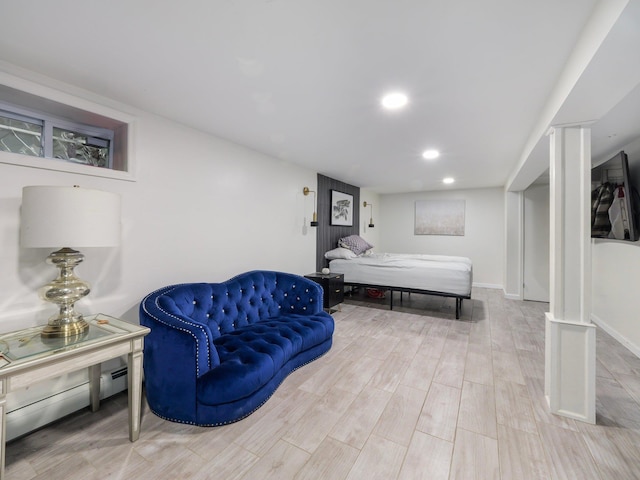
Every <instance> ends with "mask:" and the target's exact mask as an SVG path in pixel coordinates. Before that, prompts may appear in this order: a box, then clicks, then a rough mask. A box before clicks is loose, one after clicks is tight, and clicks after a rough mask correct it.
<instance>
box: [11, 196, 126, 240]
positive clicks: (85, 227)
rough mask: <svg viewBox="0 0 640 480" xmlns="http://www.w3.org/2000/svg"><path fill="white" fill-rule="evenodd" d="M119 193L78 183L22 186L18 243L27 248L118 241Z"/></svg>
mask: <svg viewBox="0 0 640 480" xmlns="http://www.w3.org/2000/svg"><path fill="white" fill-rule="evenodd" d="M120 208H121V207H120V195H118V194H115V193H110V192H103V191H100V190H91V189H88V188H80V187H57V186H32V187H24V188H23V189H22V208H21V211H20V217H21V221H20V244H21V245H22V246H23V247H30V248H44V247H49V248H62V247H69V248H80V247H113V246H117V245H119V244H120Z"/></svg>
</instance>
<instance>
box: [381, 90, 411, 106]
mask: <svg viewBox="0 0 640 480" xmlns="http://www.w3.org/2000/svg"><path fill="white" fill-rule="evenodd" d="M408 101H409V98H408V97H407V96H406V95H405V94H404V93H401V92H393V93H389V94H387V95H385V96H384V97H382V100H381V102H380V103H382V106H383V107H384V108H386V109H387V110H397V109H398V108H402V107H404V106H405V105H406V104H407V102H408Z"/></svg>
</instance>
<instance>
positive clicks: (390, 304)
mask: <svg viewBox="0 0 640 480" xmlns="http://www.w3.org/2000/svg"><path fill="white" fill-rule="evenodd" d="M389 292H390V295H389V297H391V300H389V310H393V290H390V291H389Z"/></svg>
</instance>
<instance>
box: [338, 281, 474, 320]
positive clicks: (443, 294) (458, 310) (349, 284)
mask: <svg viewBox="0 0 640 480" xmlns="http://www.w3.org/2000/svg"><path fill="white" fill-rule="evenodd" d="M344 286H345V287H361V288H377V289H379V290H389V291H390V292H391V295H389V297H390V300H389V309H390V310H393V292H400V299H402V294H403V293H422V294H424V295H436V296H438V297H448V298H455V299H456V320H458V319H460V313H461V311H462V300H465V299H466V300H470V299H471V295H456V294H455V293H446V292H434V291H432V290H420V289H417V288H407V287H391V286H389V285H370V284H366V283H353V282H344ZM401 301H402V300H401Z"/></svg>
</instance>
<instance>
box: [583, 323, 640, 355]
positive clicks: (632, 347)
mask: <svg viewBox="0 0 640 480" xmlns="http://www.w3.org/2000/svg"><path fill="white" fill-rule="evenodd" d="M591 321H592V322H593V323H595V324H596V325H598V326H599V327H600V328H601V329H602V330H604V331H605V332H607V333H608V334H609V335H611V336H612V337H613V338H615V339H616V340H617V341H619V342H620V343H621V344H622V345H624V346H625V347H626V348H627V349H628V350H629V351H630V352H631V353H633V354H634V355H635V356H636V357H640V346H638V345H636V344H634V343H633V342H631V341H630V340H629V339H628V338H626V337H625V336H624V335H622V334H621V333H619V332H618V331H617V330H616V329H615V328H613V327H612V326H611V325H609V324H608V323H607V322H605V321H604V320H602V319H601V318H599V317H598V316H597V315H594V314H593V313H592V314H591Z"/></svg>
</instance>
